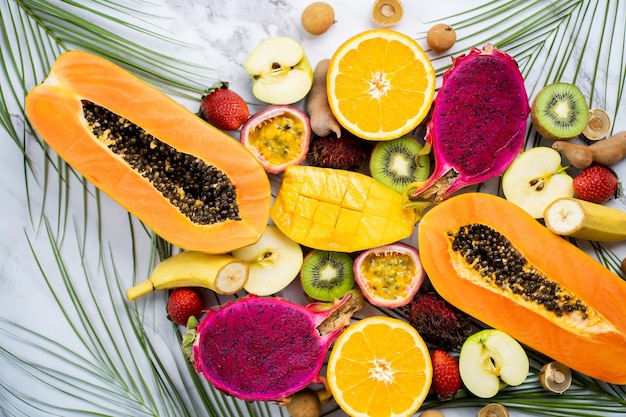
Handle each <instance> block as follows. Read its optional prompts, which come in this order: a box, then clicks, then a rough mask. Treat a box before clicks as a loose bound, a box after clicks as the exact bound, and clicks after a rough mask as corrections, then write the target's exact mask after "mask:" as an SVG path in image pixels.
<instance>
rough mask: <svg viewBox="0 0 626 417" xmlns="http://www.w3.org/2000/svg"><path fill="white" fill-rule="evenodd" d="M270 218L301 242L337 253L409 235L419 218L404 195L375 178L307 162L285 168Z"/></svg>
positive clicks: (352, 250)
mask: <svg viewBox="0 0 626 417" xmlns="http://www.w3.org/2000/svg"><path fill="white" fill-rule="evenodd" d="M270 216H271V218H272V220H273V221H274V224H276V226H278V228H279V229H280V230H281V231H282V232H283V233H285V234H286V235H287V236H289V237H290V238H291V239H292V240H294V241H296V242H298V243H300V244H301V245H304V246H308V247H310V248H314V249H320V250H332V251H337V252H355V251H359V250H364V249H369V248H374V247H377V246H381V245H386V244H389V243H394V242H397V241H398V240H402V239H405V238H408V237H409V236H411V235H412V234H413V230H414V226H415V222H416V217H415V212H414V211H413V210H407V209H403V208H402V196H401V195H400V194H398V193H396V192H394V191H392V190H390V189H389V188H387V187H385V186H384V185H382V184H380V183H378V182H377V181H376V180H374V179H373V178H372V177H369V176H367V175H364V174H359V173H356V172H351V171H343V170H337V169H330V168H317V167H311V166H301V165H296V166H291V167H289V168H287V170H286V171H285V173H284V175H283V180H282V184H281V186H280V188H279V190H278V194H277V196H276V198H275V200H274V204H273V205H272V208H271V211H270Z"/></svg>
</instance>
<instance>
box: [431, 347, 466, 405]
mask: <svg viewBox="0 0 626 417" xmlns="http://www.w3.org/2000/svg"><path fill="white" fill-rule="evenodd" d="M430 358H431V360H432V362H433V390H434V391H435V393H436V394H437V395H438V396H440V397H442V398H453V397H454V396H455V394H456V392H457V391H458V390H459V389H461V385H462V383H461V374H460V373H459V362H458V360H457V359H456V358H455V357H454V356H452V355H450V354H449V353H448V352H446V351H445V350H441V349H437V350H434V351H433V352H432V353H431V356H430Z"/></svg>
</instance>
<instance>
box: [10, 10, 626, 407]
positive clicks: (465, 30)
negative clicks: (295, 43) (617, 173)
mask: <svg viewBox="0 0 626 417" xmlns="http://www.w3.org/2000/svg"><path fill="white" fill-rule="evenodd" d="M153 6H154V7H153ZM153 8H156V9H157V11H156V12H154V13H146V12H145V11H143V10H152V9H153ZM277 13H278V11H277ZM0 15H1V17H0V20H1V21H2V30H1V32H0V49H1V50H2V54H1V58H0V59H1V61H0V65H1V66H2V70H3V73H4V76H5V80H4V81H6V82H2V83H0V100H1V103H0V127H1V130H2V131H3V132H5V133H6V135H2V136H1V138H2V140H3V141H5V143H4V146H5V147H7V148H8V147H11V148H13V149H14V148H17V149H18V150H19V153H20V154H21V155H22V156H23V179H24V186H25V187H24V196H25V199H26V201H27V210H28V212H29V216H28V218H29V220H30V224H29V225H28V227H26V229H25V231H24V235H25V236H26V239H27V244H28V248H29V250H30V251H31V253H32V259H33V262H34V263H35V264H36V265H37V269H38V273H39V275H40V277H41V282H42V285H45V287H46V288H47V289H48V291H49V293H50V296H51V297H52V299H53V305H54V306H55V308H56V309H58V312H59V313H60V314H61V315H62V316H63V317H64V318H65V321H66V323H63V324H62V326H63V330H64V332H63V334H69V335H71V336H70V337H71V338H72V340H67V341H66V340H58V339H56V338H55V337H54V335H50V333H47V332H46V331H45V329H40V328H39V327H37V326H36V325H35V323H27V322H24V321H20V320H17V321H16V320H11V319H7V318H4V317H0V333H1V334H2V337H0V341H1V342H0V364H1V365H0V414H1V413H5V414H7V415H27V416H33V415H35V414H36V415H59V416H70V415H116V416H125V415H128V416H143V415H146V416H200V415H202V416H204V415H209V416H216V417H217V416H226V415H229V416H231V415H232V416H259V417H263V416H270V415H273V416H275V415H281V416H283V415H285V414H286V412H285V411H284V410H283V409H282V408H280V407H278V406H277V405H275V404H270V403H245V402H241V401H238V400H235V399H233V398H232V397H229V396H225V395H222V394H221V393H219V392H217V391H216V390H215V389H214V388H213V387H211V386H210V385H209V384H207V383H206V381H204V380H203V379H202V378H201V377H200V376H198V375H197V374H196V373H195V371H194V370H193V369H192V368H191V366H190V365H189V364H188V363H187V362H186V361H184V360H183V358H182V354H181V353H180V350H179V348H178V344H179V342H180V337H181V335H180V333H179V332H178V329H176V328H175V327H174V326H172V325H171V324H170V323H169V322H167V321H166V319H165V318H164V316H165V315H164V308H165V307H164V305H165V295H164V294H155V296H154V297H151V298H150V300H149V301H148V300H140V301H138V302H136V303H133V304H129V303H127V302H126V301H125V294H124V288H126V287H127V286H128V285H129V284H130V282H129V277H131V278H132V281H133V282H134V281H135V277H140V278H142V277H144V276H146V275H147V274H148V272H149V271H150V270H151V267H152V266H153V265H154V264H155V262H157V261H158V260H159V259H163V258H166V257H168V256H170V255H171V254H172V251H174V250H175V248H172V247H171V245H169V244H168V243H167V242H164V241H163V240H161V239H159V238H158V237H156V236H154V234H153V233H152V232H151V231H150V230H148V229H147V228H146V227H145V226H144V225H142V224H141V223H139V222H138V221H137V220H136V219H134V218H133V217H132V216H129V215H126V216H127V217H126V219H127V221H125V222H123V223H124V227H122V228H121V230H123V233H122V238H123V240H122V241H120V240H119V239H117V238H118V236H113V235H112V234H111V233H112V232H109V231H108V230H106V228H104V227H103V226H102V225H103V224H107V225H109V224H116V223H117V224H119V223H120V212H119V207H117V206H116V205H115V204H114V203H112V202H111V201H110V200H108V199H107V198H103V197H102V196H101V195H100V193H99V192H98V191H97V190H95V189H94V188H93V187H92V186H91V185H90V184H88V183H86V182H85V181H84V180H83V179H82V177H80V175H78V174H77V173H75V172H74V171H73V170H72V169H71V168H70V167H69V166H67V165H66V164H65V162H64V161H62V160H61V159H60V158H58V157H57V156H56V155H55V154H54V153H52V152H50V151H49V150H48V149H47V146H46V145H45V143H44V142H43V141H42V140H41V139H40V138H39V137H38V136H36V135H33V134H32V129H31V127H30V126H29V125H28V120H27V119H26V117H25V115H24V97H25V96H26V94H27V92H28V91H29V89H30V88H32V87H33V86H34V85H36V84H37V83H38V82H40V81H41V80H42V79H43V78H44V77H45V75H46V73H47V71H48V69H49V68H50V66H51V64H52V62H53V61H54V59H55V58H56V57H57V56H58V55H59V54H61V53H62V52H63V51H66V50H69V49H74V48H77V49H83V50H87V51H90V52H93V53H96V54H98V55H101V56H104V57H106V58H108V59H110V60H111V61H113V62H116V63H118V64H119V65H122V66H124V67H126V68H128V69H129V70H131V71H132V72H134V73H135V74H137V75H138V76H140V77H142V78H144V79H146V80H147V81H149V82H150V83H152V84H153V85H155V86H157V87H158V88H160V89H162V90H163V91H165V92H167V93H169V94H171V95H174V96H177V97H180V98H182V99H190V100H197V99H198V98H199V96H200V94H201V93H202V91H203V90H204V88H205V86H206V85H207V84H208V83H209V81H207V80H209V79H211V78H212V76H211V74H212V73H211V69H210V68H205V67H202V66H199V65H197V64H195V63H193V62H187V61H183V60H180V59H176V58H173V57H170V56H168V55H164V54H161V53H159V52H158V51H160V50H167V48H170V49H171V48H172V47H175V48H183V49H187V50H194V48H197V46H195V45H189V44H185V43H181V42H179V41H177V40H176V37H175V36H174V35H173V34H167V33H164V31H163V30H161V29H159V27H160V25H161V24H163V23H164V22H166V21H167V19H165V18H163V17H162V16H161V15H160V14H159V13H158V4H149V3H147V2H146V1H141V0H132V1H131V0H129V1H126V2H115V1H108V0H85V1H55V2H53V1H39V0H8V1H7V2H5V3H3V4H2V5H0ZM439 20H443V21H447V22H449V23H450V24H452V25H453V26H454V27H455V28H456V29H457V33H458V34H459V40H458V42H457V46H455V48H454V49H452V50H451V51H449V52H448V53H446V54H443V55H441V56H438V57H434V58H433V63H434V65H435V67H436V71H437V74H438V75H441V74H442V73H443V72H444V71H445V70H446V69H447V68H448V67H449V66H450V63H451V58H452V57H454V56H456V55H459V54H461V53H465V51H466V50H467V48H469V47H471V46H482V45H484V44H486V43H492V44H494V45H496V46H497V47H498V48H501V49H503V50H505V51H507V52H509V53H510V54H511V55H513V56H514V57H515V59H516V61H517V62H518V64H519V66H520V69H521V71H522V73H523V74H524V77H525V79H526V82H527V87H528V90H529V94H530V95H531V96H532V95H533V94H534V93H536V92H537V91H538V90H539V89H540V88H541V87H542V86H543V85H545V84H547V83H550V82H553V81H557V80H565V81H570V82H574V83H576V84H577V85H579V87H581V88H582V89H583V91H584V92H585V93H587V96H588V97H589V104H590V106H594V107H602V108H604V109H606V110H607V111H608V112H609V114H610V115H612V116H613V120H618V115H619V114H623V113H624V111H625V110H626V109H625V106H626V104H625V103H624V101H623V100H622V98H623V92H624V87H625V84H626V70H625V68H624V67H625V65H626V64H625V63H626V56H625V55H626V5H625V4H624V3H623V2H618V1H609V0H595V1H583V0H565V1H560V2H544V1H540V0H532V1H522V0H496V1H489V2H484V3H483V4H481V5H479V6H476V7H469V6H468V9H467V10H465V11H463V12H462V13H458V14H454V15H451V16H443V17H441V19H439ZM423 35H424V34H423V33H422V34H418V36H421V37H422V40H423ZM129 39H134V40H135V41H133V42H131V41H129ZM540 142H541V138H539V137H538V135H536V134H535V133H534V131H532V130H531V131H530V132H529V135H528V137H527V146H529V147H530V146H536V145H538V144H540ZM622 165H623V163H622ZM116 210H117V215H116ZM121 217H122V218H123V217H124V213H121ZM116 230H117V229H116ZM42 236H43V238H42ZM42 240H43V242H42ZM129 242H130V243H129ZM614 249H619V248H616V247H611V246H607V245H599V244H596V243H592V244H591V250H592V251H595V253H596V254H597V257H598V259H599V260H600V261H601V262H603V263H604V264H605V265H606V266H607V267H609V268H611V269H613V270H615V271H618V270H619V257H618V256H617V254H616V251H615V250H614ZM129 253H130V254H131V255H130V258H131V267H130V270H126V269H124V270H120V269H119V268H120V266H119V265H118V264H116V262H115V260H116V259H118V257H121V258H124V259H127V258H129ZM50 257H52V259H54V260H55V265H46V264H44V263H43V259H45V258H50ZM78 260H82V262H78ZM90 262H95V264H91V263H90ZM225 300H226V298H224V297H217V296H216V298H215V300H212V301H214V302H215V304H219V303H221V302H224V301H225ZM387 313H388V314H392V315H393V314H395V313H394V312H387ZM3 314H4V313H3ZM33 327H35V328H37V329H38V330H33ZM70 346H71V348H70ZM76 346H78V348H76ZM533 358H534V359H535V361H536V362H537V363H541V362H542V361H544V360H545V358H542V357H541V356H536V357H533ZM5 369H11V370H13V371H17V373H18V374H21V375H22V378H21V379H20V381H18V382H19V383H18V382H15V383H14V381H10V380H7V379H4V378H2V375H4V374H5V372H8V371H5ZM533 372H534V373H535V374H536V372H537V369H534V371H533ZM15 373H16V372H12V373H11V375H13V374H15ZM31 385H33V386H36V387H37V389H36V391H37V392H39V390H43V391H46V392H52V393H54V396H52V397H49V398H54V400H50V399H47V400H42V399H41V398H39V397H38V396H36V395H29V393H28V392H25V391H23V390H21V388H20V389H18V388H15V387H30V386H31ZM29 391H31V389H29ZM32 392H35V389H34V388H33V389H32ZM494 401H499V402H502V403H504V404H506V405H507V406H509V407H511V408H515V409H519V410H525V411H527V412H529V413H531V414H533V415H545V416H553V415H564V414H567V415H577V416H596V415H606V414H607V413H610V412H620V411H622V410H623V409H624V407H626V404H625V402H626V391H625V389H624V387H622V386H615V385H609V384H601V383H599V382H597V381H593V380H589V379H588V378H584V377H582V376H579V375H577V376H576V381H575V386H574V388H573V389H571V390H569V391H568V392H567V393H566V394H564V395H561V396H558V397H552V396H550V397H549V396H547V395H546V393H545V392H544V391H543V390H542V388H540V387H539V385H538V383H537V378H536V376H534V377H531V378H528V380H527V381H526V382H525V383H524V384H523V385H522V386H520V387H517V388H515V389H510V390H505V391H503V392H501V393H500V394H498V396H497V397H496V398H495V399H494ZM482 403H483V402H482V401H478V400H477V399H474V398H471V397H461V398H457V399H455V400H452V401H443V402H442V401H434V400H431V401H428V402H427V403H426V404H425V405H424V407H425V408H431V407H443V408H445V407H477V406H480V405H481V404H482ZM325 410H326V411H327V415H332V416H340V415H343V414H342V412H341V411H339V410H338V409H337V407H336V406H333V405H332V404H331V405H329V406H327V407H325Z"/></svg>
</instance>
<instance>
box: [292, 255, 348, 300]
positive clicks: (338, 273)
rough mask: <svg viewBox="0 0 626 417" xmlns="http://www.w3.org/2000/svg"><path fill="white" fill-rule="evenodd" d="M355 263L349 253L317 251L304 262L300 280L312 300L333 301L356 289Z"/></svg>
mask: <svg viewBox="0 0 626 417" xmlns="http://www.w3.org/2000/svg"><path fill="white" fill-rule="evenodd" d="M353 263H354V261H353V259H352V258H351V257H350V255H348V254H347V253H343V252H333V251H323V250H315V251H313V252H312V253H310V254H309V255H307V257H306V258H305V260H304V263H303V265H302V270H301V271H300V279H301V283H302V289H303V290H304V292H305V293H306V294H307V295H308V296H309V297H311V298H313V299H315V300H319V301H329V302H330V301H333V300H334V299H335V298H341V297H343V296H344V295H346V293H347V292H348V291H350V290H351V289H352V288H353V287H354V271H353V270H352V265H353Z"/></svg>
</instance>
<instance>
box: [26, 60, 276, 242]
mask: <svg viewBox="0 0 626 417" xmlns="http://www.w3.org/2000/svg"><path fill="white" fill-rule="evenodd" d="M26 114H27V116H28V118H29V120H30V122H31V123H32V125H33V127H34V128H35V130H36V131H37V132H38V133H39V134H40V135H41V137H42V138H43V139H44V140H45V141H46V142H47V143H48V144H49V145H50V146H51V148H52V149H54V151H56V152H57V153H58V154H59V155H60V156H61V157H62V158H63V159H64V160H65V161H66V162H67V163H69V164H70V165H71V166H72V167H73V168H74V169H76V170H77V171H78V172H79V173H81V174H82V175H83V176H84V177H85V178H86V179H87V180H89V181H91V182H92V183H93V184H94V185H95V186H96V187H98V188H99V189H100V190H102V191H104V192H105V193H106V194H108V195H109V196H110V197H111V198H112V199H114V200H115V201H117V202H118V203H119V204H121V205H122V206H123V207H124V208H125V209H126V210H128V211H129V212H130V213H132V214H134V215H135V216H136V217H137V218H139V219H140V220H141V221H143V222H144V223H145V224H146V225H147V226H148V227H150V228H151V229H152V230H153V231H154V232H155V233H156V234H158V235H159V236H161V237H162V238H163V239H165V240H167V241H169V242H170V243H172V244H174V245H177V246H179V247H181V248H184V249H189V250H196V251H202V252H207V253H225V252H229V251H231V250H234V249H237V248H240V247H243V246H247V245H250V244H252V243H254V242H256V241H257V240H258V239H259V238H260V236H261V234H262V233H263V231H264V230H265V228H266V226H267V223H268V220H269V207H270V202H271V188H270V183H269V178H268V177H267V174H266V173H265V170H264V169H263V167H262V166H261V164H260V163H259V162H258V161H257V160H256V158H255V157H254V156H253V155H252V154H251V153H250V152H249V151H248V150H247V149H245V148H244V147H243V146H242V145H241V143H239V141H237V140H235V139H233V138H231V137H230V136H228V135H227V134H226V133H223V132H222V131H220V130H219V129H217V128H215V127H213V126H211V125H210V124H208V123H206V122H205V121H203V120H202V119H201V118H199V117H198V116H197V115H195V114H194V113H192V112H191V111H189V110H187V109H186V108H185V107H183V106H182V105H181V104H179V103H177V102H176V101H174V100H173V99H172V98H170V97H168V96H167V95H165V94H164V93H162V92H161V91H159V90H157V89H156V88H154V87H152V86H151V85H149V84H148V83H146V82H144V81H142V80H140V79H139V78H137V77H136V76H134V75H132V74H130V73H129V72H128V71H126V70H124V69H123V68H121V67H119V66H117V65H115V64H113V63H112V62H109V61H107V60H105V59H103V58H101V57H98V56H96V55H92V54H90V53H87V52H83V51H69V52H66V53H64V54H62V55H61V56H59V58H58V59H57V60H56V61H55V63H54V65H53V66H52V68H51V70H50V73H49V74H48V76H47V77H46V79H45V80H44V82H43V83H42V84H39V85H38V86H36V87H35V88H33V89H32V90H31V91H30V92H29V94H28V95H27V97H26Z"/></svg>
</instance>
